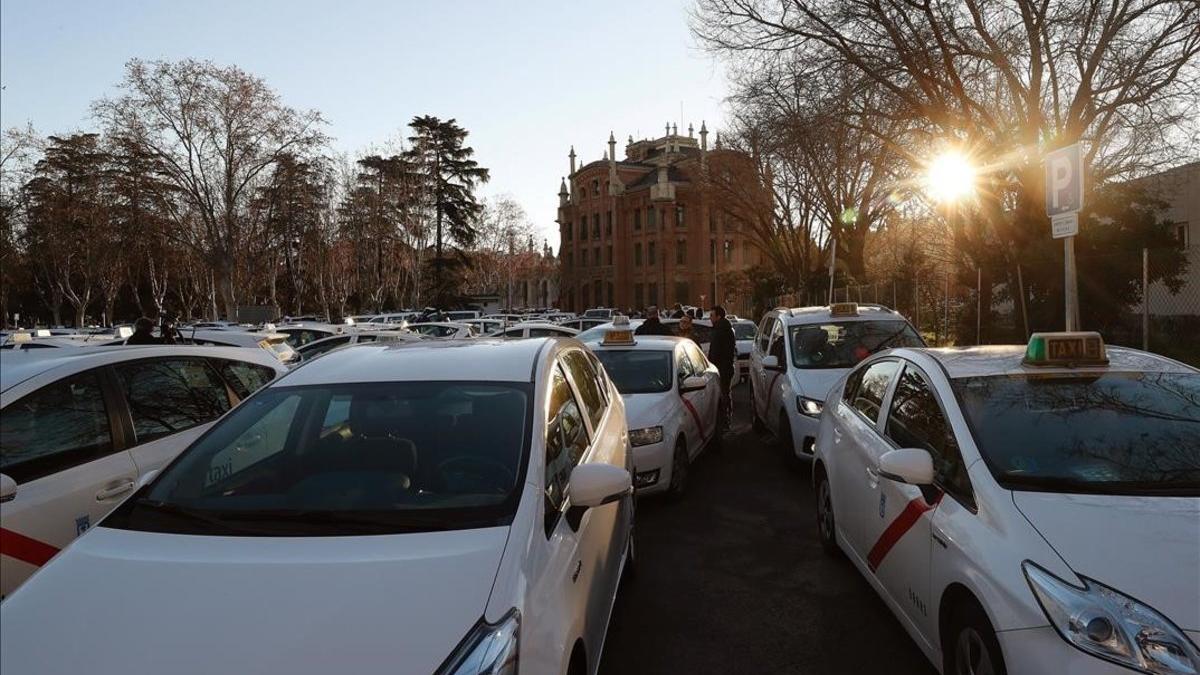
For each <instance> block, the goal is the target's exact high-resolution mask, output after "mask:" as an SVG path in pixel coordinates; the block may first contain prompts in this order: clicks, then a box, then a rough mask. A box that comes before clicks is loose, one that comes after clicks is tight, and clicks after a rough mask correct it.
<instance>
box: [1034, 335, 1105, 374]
mask: <svg viewBox="0 0 1200 675" xmlns="http://www.w3.org/2000/svg"><path fill="white" fill-rule="evenodd" d="M1021 362H1022V363H1024V364H1026V365H1029V366H1063V365H1066V366H1084V365H1105V364H1107V363H1108V355H1107V354H1106V353H1105V351H1104V338H1102V337H1100V334H1099V333H1097V332H1095V331H1080V332H1071V333H1034V334H1033V335H1031V336H1030V337H1029V344H1028V345H1027V346H1026V347H1025V358H1024V359H1023V360H1022V361H1021Z"/></svg>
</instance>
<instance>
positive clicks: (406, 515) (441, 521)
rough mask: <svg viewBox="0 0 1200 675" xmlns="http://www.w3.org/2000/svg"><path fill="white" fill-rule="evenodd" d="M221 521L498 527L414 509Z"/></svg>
mask: <svg viewBox="0 0 1200 675" xmlns="http://www.w3.org/2000/svg"><path fill="white" fill-rule="evenodd" d="M221 517H222V518H228V519H230V520H237V521H254V522H264V523H265V522H273V523H277V524H287V525H306V524H311V525H320V526H337V525H345V526H350V527H355V528H363V529H366V530H370V531H372V532H381V531H382V532H427V531H434V530H457V529H463V528H465V527H484V526H492V525H498V524H500V519H499V518H494V517H470V516H468V517H462V516H461V515H460V516H458V517H448V516H445V515H438V514H432V513H421V512H419V511H417V510H415V509H408V510H402V509H397V510H393V511H331V510H325V509H255V510H246V511H242V510H234V511H225V512H222V514H221Z"/></svg>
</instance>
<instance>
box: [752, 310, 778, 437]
mask: <svg viewBox="0 0 1200 675" xmlns="http://www.w3.org/2000/svg"><path fill="white" fill-rule="evenodd" d="M776 321H777V319H775V318H774V317H772V316H765V317H763V320H762V325H761V326H760V327H759V330H758V339H756V340H755V341H754V349H752V350H750V388H751V389H752V391H751V394H752V396H753V401H754V405H755V406H757V410H755V411H754V412H755V414H756V415H758V416H759V417H760V418H763V419H765V418H766V400H767V395H766V390H767V383H766V378H767V375H768V374H770V375H774V374H775V373H774V371H771V372H769V373H768V371H766V370H764V369H763V365H762V360H763V357H765V356H766V355H767V349H768V347H769V346H770V341H771V328H772V327H773V325H774V324H775V322H776Z"/></svg>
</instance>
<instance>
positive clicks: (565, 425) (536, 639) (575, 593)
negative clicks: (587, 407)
mask: <svg viewBox="0 0 1200 675" xmlns="http://www.w3.org/2000/svg"><path fill="white" fill-rule="evenodd" d="M550 371H551V373H550V377H549V383H548V389H547V394H546V400H547V407H546V431H545V434H546V437H545V449H546V450H545V458H544V465H545V466H544V472H543V480H542V503H543V510H542V513H543V528H544V533H545V537H546V539H545V545H544V548H543V555H542V556H540V557H541V559H542V560H544V564H543V565H541V566H540V567H539V569H538V573H537V574H536V575H534V576H533V578H532V579H531V581H530V585H531V588H530V592H529V595H530V603H531V605H532V606H535V607H539V608H540V611H538V612H536V613H531V614H530V615H529V617H528V618H527V621H528V624H527V630H528V631H529V637H530V639H529V640H528V641H525V640H523V641H522V642H523V643H524V645H526V647H524V650H525V653H526V654H527V655H528V657H529V659H530V661H531V663H530V665H531V666H532V667H533V670H535V671H541V672H553V671H554V670H556V669H557V668H559V667H560V664H562V663H563V662H564V661H565V659H566V656H565V654H569V651H570V647H571V643H572V641H573V640H574V639H575V636H576V634H578V633H582V632H583V631H584V630H585V624H586V620H587V616H588V614H587V607H588V599H589V584H588V579H586V578H583V572H584V570H583V560H582V550H581V549H582V546H581V539H582V534H581V532H580V528H579V525H580V523H572V522H570V521H569V520H568V517H567V512H568V510H569V508H570V501H569V498H568V492H569V483H570V479H571V471H572V470H573V469H574V468H575V467H576V466H577V465H578V464H579V462H580V461H581V460H582V459H583V458H584V456H585V455H586V454H587V453H588V449H589V447H590V446H591V436H590V432H589V431H588V426H587V422H586V420H585V415H584V411H583V408H582V407H581V406H580V404H579V399H578V396H577V395H576V393H575V391H574V389H573V388H572V386H571V384H570V381H569V380H568V379H567V375H566V372H565V370H564V369H563V366H562V364H561V363H555V364H553V365H552V366H551V368H550ZM588 578H590V573H589V577H588Z"/></svg>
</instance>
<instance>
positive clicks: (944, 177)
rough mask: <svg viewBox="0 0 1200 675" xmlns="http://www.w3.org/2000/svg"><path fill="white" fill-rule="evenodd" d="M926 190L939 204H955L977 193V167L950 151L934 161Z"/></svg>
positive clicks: (930, 165)
mask: <svg viewBox="0 0 1200 675" xmlns="http://www.w3.org/2000/svg"><path fill="white" fill-rule="evenodd" d="M925 189H926V190H927V191H928V193H929V195H930V196H931V197H933V198H934V199H935V200H937V201H939V202H943V203H945V202H955V201H958V200H959V199H962V198H963V197H966V196H968V195H970V194H971V193H972V192H974V191H975V167H973V166H971V163H970V162H969V161H967V158H966V157H964V156H963V155H962V154H961V153H959V152H957V151H953V150H948V151H946V152H944V153H942V154H940V155H938V156H937V157H935V158H934V159H933V161H932V162H930V164H929V169H928V172H927V173H926V175H925Z"/></svg>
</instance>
